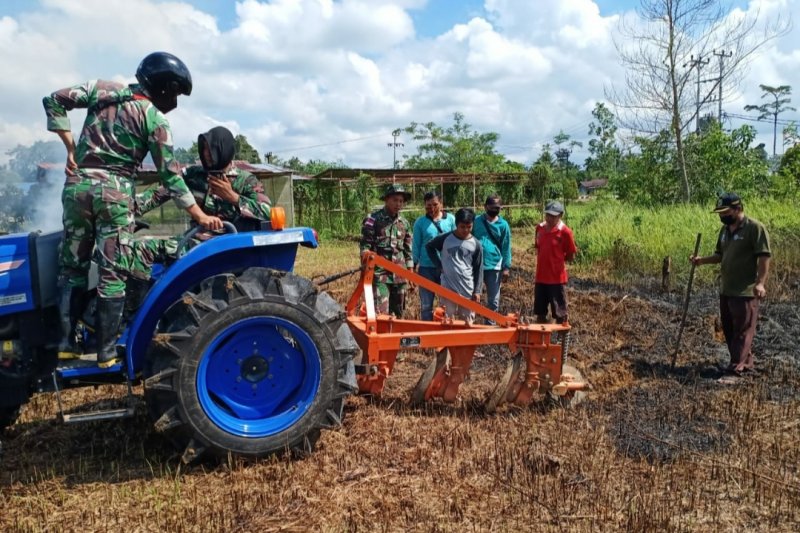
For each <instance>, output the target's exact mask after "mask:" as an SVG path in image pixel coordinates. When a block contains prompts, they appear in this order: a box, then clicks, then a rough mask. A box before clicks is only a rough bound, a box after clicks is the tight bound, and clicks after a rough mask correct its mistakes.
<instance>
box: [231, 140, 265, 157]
mask: <svg viewBox="0 0 800 533" xmlns="http://www.w3.org/2000/svg"><path fill="white" fill-rule="evenodd" d="M233 142H234V144H235V146H236V152H235V155H234V156H233V158H234V159H236V160H239V161H247V162H248V163H261V157H260V156H259V155H258V151H257V150H256V149H255V148H253V147H252V146H250V143H249V142H247V137H245V136H244V135H242V134H239V135H237V136H236V137H234V138H233Z"/></svg>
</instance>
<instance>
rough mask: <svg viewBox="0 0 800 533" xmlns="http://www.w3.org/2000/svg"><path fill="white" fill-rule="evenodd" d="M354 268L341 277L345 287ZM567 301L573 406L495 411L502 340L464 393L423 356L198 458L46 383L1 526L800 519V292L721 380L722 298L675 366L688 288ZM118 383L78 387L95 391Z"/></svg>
mask: <svg viewBox="0 0 800 533" xmlns="http://www.w3.org/2000/svg"><path fill="white" fill-rule="evenodd" d="M355 250H356V244H355V243H337V244H332V243H323V247H322V248H320V249H319V250H317V251H303V252H301V255H300V262H299V265H298V271H299V272H301V273H303V274H305V275H316V274H331V273H334V272H338V271H341V270H345V269H347V268H351V267H352V266H355ZM519 263H520V266H521V268H522V270H521V271H518V275H516V276H515V278H514V279H512V282H511V284H510V285H509V286H507V287H506V289H505V290H506V293H505V294H506V295H507V296H508V298H507V299H506V300H505V302H506V306H507V310H519V309H522V308H525V307H526V306H527V305H529V303H530V302H529V301H528V299H529V297H530V293H531V281H530V280H531V279H532V275H531V272H530V270H529V268H530V260H529V259H526V258H522V259H521V261H520V262H519ZM354 282H355V280H354V279H343V280H340V281H338V282H336V283H334V284H332V285H331V286H330V289H331V292H332V293H333V294H334V295H335V296H336V297H337V298H338V299H340V300H343V299H344V298H345V297H346V296H347V294H348V293H349V290H351V289H352V286H353V283H354ZM570 297H571V300H570V302H571V305H572V308H571V316H573V317H574V318H573V320H574V327H575V335H574V338H573V355H574V359H575V361H576V362H577V365H578V366H579V367H580V368H581V369H582V370H583V371H584V373H585V374H586V376H587V377H588V378H589V379H590V381H591V382H592V383H593V385H594V387H595V391H594V392H593V393H592V395H591V396H590V399H589V400H588V401H587V402H585V403H584V404H582V405H581V406H579V407H578V408H577V409H575V410H573V411H566V410H563V409H561V408H554V407H552V406H549V405H548V404H546V403H545V402H540V403H537V404H536V405H534V406H532V407H531V408H529V409H517V408H511V409H505V410H503V411H502V412H500V413H499V414H497V415H487V414H486V413H485V412H484V409H483V403H482V402H483V400H484V398H485V397H486V395H487V394H488V392H489V391H490V390H491V388H492V387H493V385H494V383H495V382H496V381H497V380H498V379H499V377H500V375H501V373H502V371H503V369H504V365H505V359H504V358H505V357H506V356H507V355H508V353H507V352H505V351H504V350H501V349H499V348H493V349H486V350H485V351H484V353H486V357H484V358H483V359H479V360H476V364H475V365H474V366H473V370H472V374H471V377H470V379H469V381H468V382H467V383H465V384H464V385H463V386H462V398H461V400H460V401H459V402H458V403H457V404H454V405H444V404H440V403H434V404H431V405H428V406H425V407H424V408H412V407H410V406H409V405H408V401H407V399H408V392H409V391H410V389H411V388H412V387H413V385H414V383H415V382H416V380H417V378H418V376H419V375H420V374H421V373H422V371H423V369H424V367H425V365H426V364H427V361H428V358H427V357H425V356H423V355H422V354H418V353H411V354H410V355H409V357H408V358H407V359H406V360H405V361H404V362H402V363H399V364H398V366H397V369H396V373H395V375H393V376H392V378H391V379H390V380H389V382H388V387H387V390H386V392H385V394H384V397H383V398H382V399H380V400H368V399H366V398H354V399H353V400H352V401H351V402H350V404H349V406H348V413H347V418H346V421H345V425H344V427H343V428H342V429H341V430H339V431H329V432H326V433H324V434H323V437H322V439H321V440H320V443H319V447H318V450H317V451H316V452H315V453H314V454H313V455H311V456H310V457H308V458H306V459H303V460H296V461H289V460H278V459H273V460H269V461H263V462H259V463H257V464H241V463H239V462H237V461H229V462H227V463H225V464H221V465H217V464H203V465H198V466H194V467H191V468H186V467H183V466H180V465H179V461H178V458H177V457H176V456H175V455H174V453H173V452H172V451H171V450H170V448H169V446H168V445H167V444H166V443H164V442H163V441H162V440H161V439H160V438H159V437H158V436H157V435H155V434H154V433H153V432H152V430H151V429H150V426H149V422H148V421H147V418H146V416H145V415H144V414H141V415H140V416H138V417H136V418H134V419H132V420H125V421H119V422H108V423H97V424H93V425H89V426H79V427H64V426H61V425H58V424H56V423H55V422H54V421H53V417H54V415H55V400H54V398H53V397H52V396H49V395H47V396H38V397H36V398H34V400H33V401H32V402H31V404H29V405H28V406H26V409H25V410H24V412H23V416H22V417H21V420H20V421H19V422H18V423H17V424H16V425H15V426H13V427H12V428H10V430H9V431H8V432H7V434H6V436H5V437H4V439H3V440H4V442H3V452H2V457H0V461H1V462H2V464H1V467H2V468H1V470H2V473H0V509H2V513H0V529H2V530H3V531H14V530H18V531H36V530H53V531H62V530H63V531H73V530H81V531H102V530H108V529H111V528H119V527H125V528H126V529H128V530H129V531H252V530H262V531H312V530H314V531H366V532H372V531H428V532H434V531H435V532H439V531H442V532H444V531H454V532H456V531H457V532H462V531H508V530H523V531H531V530H542V531H623V530H624V531H745V530H746V531H766V530H769V531H797V530H800V470H799V468H800V466H799V465H800V389H799V388H798V385H800V372H798V358H797V350H796V347H795V337H796V335H797V333H798V332H800V314H798V312H797V305H796V302H794V303H793V304H783V303H779V304H767V305H765V306H764V309H763V314H764V318H763V320H762V322H761V324H760V330H759V335H758V337H757V353H758V357H759V361H760V363H761V365H762V366H761V368H762V370H763V371H762V373H761V374H760V375H759V376H757V377H754V378H751V379H749V380H747V381H746V382H744V383H743V384H741V385H739V386H735V387H722V386H719V385H716V384H715V383H714V382H713V380H711V379H710V376H711V374H712V371H711V369H712V367H713V366H714V365H715V364H717V363H720V362H723V361H724V360H725V358H726V357H727V356H726V353H725V351H724V349H722V348H721V346H722V345H721V344H720V342H719V332H718V331H717V329H716V322H715V316H716V307H715V305H716V298H715V296H714V295H713V293H710V292H709V293H701V294H699V295H698V296H697V298H696V299H695V301H694V304H693V306H692V313H691V315H690V320H689V324H688V327H687V330H686V332H685V336H684V345H683V346H684V347H683V350H682V351H681V355H680V357H679V363H678V367H677V368H676V369H675V370H672V369H670V367H669V365H668V360H669V356H670V354H671V352H672V349H673V342H674V341H673V339H674V335H675V333H676V330H677V321H678V319H679V316H680V313H679V310H680V307H681V304H680V295H678V294H673V295H663V296H654V295H652V294H650V293H648V292H644V291H642V290H641V289H639V290H637V289H634V288H627V289H626V290H622V289H620V288H619V287H615V286H610V285H609V286H605V285H600V284H598V283H597V282H593V281H590V280H575V281H574V282H573V284H572V289H571V292H570ZM413 300H415V298H412V302H413ZM412 310H413V312H415V310H416V305H412ZM110 391H114V392H113V394H117V395H118V394H119V391H117V389H109V388H107V387H106V388H102V387H101V388H99V389H97V390H91V389H84V390H78V391H70V392H68V393H67V394H66V395H65V396H66V397H67V399H68V401H69V402H70V405H72V406H78V405H80V404H85V403H91V402H99V401H103V399H105V398H107V397H108V395H109V393H110ZM139 392H140V391H139Z"/></svg>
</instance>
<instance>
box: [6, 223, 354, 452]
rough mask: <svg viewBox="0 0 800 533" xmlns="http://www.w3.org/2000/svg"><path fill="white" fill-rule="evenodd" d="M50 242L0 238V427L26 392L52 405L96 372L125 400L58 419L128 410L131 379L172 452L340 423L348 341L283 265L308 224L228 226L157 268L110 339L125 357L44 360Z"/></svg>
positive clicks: (330, 304) (52, 276) (333, 310)
mask: <svg viewBox="0 0 800 533" xmlns="http://www.w3.org/2000/svg"><path fill="white" fill-rule="evenodd" d="M230 229H231V230H232V231H235V229H234V228H230ZM187 237H188V235H187ZM60 239H61V234H60V232H56V233H44V234H40V233H31V234H15V235H5V236H1V237H0V341H2V351H0V431H2V430H3V429H4V428H6V427H7V426H9V425H11V424H13V423H14V421H15V420H16V418H17V416H18V414H19V411H20V408H21V407H22V406H23V405H24V404H25V403H26V402H27V401H28V400H29V398H30V397H31V395H33V394H35V393H41V392H54V393H55V395H56V398H57V399H58V403H59V407H61V391H63V390H64V389H68V388H72V387H82V386H94V385H97V384H98V383H119V384H122V385H127V387H128V400H129V403H128V404H127V405H126V406H125V407H124V408H121V409H112V410H106V411H90V412H84V413H80V412H79V413H65V412H64V411H63V410H61V418H62V419H63V420H64V421H65V422H68V423H74V422H82V421H92V420H102V419H110V418H121V417H125V416H131V415H133V413H134V407H135V404H136V402H137V401H140V400H139V398H137V397H135V396H133V395H132V394H131V390H132V386H133V385H135V384H137V383H142V384H143V389H144V400H145V404H146V407H147V411H148V412H149V415H150V417H151V418H152V420H153V422H154V425H155V429H156V431H159V432H162V433H164V434H165V435H166V436H167V437H168V438H169V439H170V440H171V441H172V442H174V443H175V445H176V446H177V447H178V449H179V451H181V452H182V453H183V455H182V459H183V460H184V461H185V462H191V461H193V460H195V459H197V458H198V457H200V456H201V455H202V454H204V453H209V454H215V455H218V456H227V455H228V454H233V455H236V456H242V457H248V458H257V457H263V456H266V455H270V454H274V453H282V452H285V451H288V452H301V453H302V452H306V451H310V450H311V449H313V447H314V444H315V442H316V440H317V438H318V437H319V434H320V431H321V430H322V429H325V428H331V427H336V426H338V425H340V424H341V421H342V416H343V406H344V402H345V399H346V397H347V396H348V395H349V394H351V393H352V392H354V391H355V390H356V389H357V385H356V379H355V373H354V366H353V358H354V356H355V355H356V353H357V352H358V346H357V345H356V343H355V341H354V339H353V336H352V334H351V332H350V329H349V328H348V326H347V324H346V322H345V314H344V311H343V309H342V307H341V306H340V305H339V304H338V303H337V302H336V301H335V300H334V299H333V298H331V296H329V295H328V294H327V293H324V292H319V291H318V290H317V288H316V287H315V285H314V284H313V283H312V282H311V281H309V280H307V279H304V278H302V277H300V276H297V275H294V274H292V273H291V270H292V268H293V266H294V261H295V256H296V253H297V247H298V245H301V246H307V247H312V248H315V247H316V246H317V239H316V236H315V234H314V232H313V230H311V229H308V228H290V229H284V230H281V231H274V230H271V229H265V230H262V231H255V232H247V233H228V234H225V235H221V236H218V237H215V238H213V239H210V240H208V241H205V242H203V243H202V244H200V245H198V246H195V247H193V248H191V249H190V250H189V251H188V252H187V253H185V254H183V255H181V256H180V257H179V258H178V259H177V260H176V261H175V262H174V263H173V264H171V265H169V266H165V267H164V268H160V269H158V268H157V269H156V270H155V274H154V283H153V284H152V285H151V287H150V288H149V291H148V293H147V296H146V297H145V299H144V300H143V303H142V305H141V307H140V308H139V309H138V311H137V312H136V313H135V314H134V315H133V316H129V317H128V318H127V324H126V325H125V326H124V330H123V331H122V332H121V335H120V337H119V339H118V341H117V349H118V350H120V351H121V352H124V354H125V356H124V363H122V364H119V365H116V366H113V367H111V368H107V369H101V368H99V367H98V366H97V365H96V364H95V361H93V360H91V356H85V357H84V358H82V359H80V360H75V361H68V362H62V361H58V359H57V353H56V349H57V344H58V340H59V326H58V314H57V309H56V305H57V302H56V294H57V292H56V275H57V263H58V261H57V253H58V252H57V250H58V245H59V242H60ZM184 241H188V239H184ZM89 294H90V295H91V292H90V293H89ZM83 306H84V313H83V320H81V322H80V324H79V326H78V328H77V330H76V332H75V334H76V336H77V337H78V339H79V340H80V342H82V343H83V345H84V346H85V348H86V350H85V351H87V352H88V351H92V344H93V339H92V323H93V320H94V317H93V313H94V310H93V309H94V305H93V298H91V297H89V298H87V299H86V301H85V302H83Z"/></svg>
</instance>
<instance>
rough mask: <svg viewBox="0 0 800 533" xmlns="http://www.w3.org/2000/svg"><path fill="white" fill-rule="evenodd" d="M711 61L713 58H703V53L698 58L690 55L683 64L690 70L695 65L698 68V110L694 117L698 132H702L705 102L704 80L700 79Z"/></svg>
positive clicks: (696, 103) (695, 127) (696, 102)
mask: <svg viewBox="0 0 800 533" xmlns="http://www.w3.org/2000/svg"><path fill="white" fill-rule="evenodd" d="M710 61H711V60H710V59H708V58H706V59H703V56H702V55H700V56H697V57H696V58H695V57H694V56H689V62H688V63H684V65H683V68H687V67H688V68H689V69H690V70H691V69H693V68H695V67H696V68H697V98H696V100H695V105H696V108H697V111H696V115H695V117H694V131H695V132H696V133H700V105H701V104H703V103H704V102H701V101H700V84H701V83H702V80H701V79H700V70H702V68H703V67H704V66H705V65H708V63H709V62H710Z"/></svg>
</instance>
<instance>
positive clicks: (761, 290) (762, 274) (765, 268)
mask: <svg viewBox="0 0 800 533" xmlns="http://www.w3.org/2000/svg"><path fill="white" fill-rule="evenodd" d="M769 262H770V256H768V255H759V256H758V269H757V273H756V285H755V287H753V296H755V297H756V298H763V297H764V296H766V295H767V288H766V283H767V278H768V277H769Z"/></svg>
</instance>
